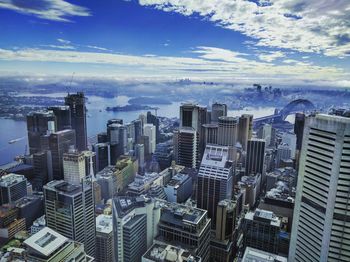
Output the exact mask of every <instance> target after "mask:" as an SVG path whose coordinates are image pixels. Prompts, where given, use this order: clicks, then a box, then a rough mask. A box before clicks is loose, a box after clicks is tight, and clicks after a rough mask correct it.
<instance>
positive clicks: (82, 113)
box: [65, 92, 87, 151]
mask: <svg viewBox="0 0 350 262" xmlns="http://www.w3.org/2000/svg"><path fill="white" fill-rule="evenodd" d="M65 104H66V105H67V106H69V108H70V114H71V123H72V128H73V129H74V130H75V133H76V146H77V148H78V149H79V150H80V151H83V150H86V149H87V131H86V108H85V96H84V93H82V92H78V93H76V94H68V95H67V96H66V97H65Z"/></svg>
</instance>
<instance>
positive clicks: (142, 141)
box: [139, 135, 151, 159]
mask: <svg viewBox="0 0 350 262" xmlns="http://www.w3.org/2000/svg"><path fill="white" fill-rule="evenodd" d="M139 144H142V145H143V147H144V149H145V158H146V159H149V158H150V155H151V148H150V146H149V137H148V136H144V135H142V136H140V139H139Z"/></svg>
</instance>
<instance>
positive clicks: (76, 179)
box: [63, 150, 86, 185]
mask: <svg viewBox="0 0 350 262" xmlns="http://www.w3.org/2000/svg"><path fill="white" fill-rule="evenodd" d="M85 167H86V165H85V156H84V153H82V152H79V151H77V150H69V151H68V152H67V153H64V154H63V173H64V181H66V182H68V183H69V184H73V185H80V183H81V180H82V179H83V178H84V177H85V175H86V170H85Z"/></svg>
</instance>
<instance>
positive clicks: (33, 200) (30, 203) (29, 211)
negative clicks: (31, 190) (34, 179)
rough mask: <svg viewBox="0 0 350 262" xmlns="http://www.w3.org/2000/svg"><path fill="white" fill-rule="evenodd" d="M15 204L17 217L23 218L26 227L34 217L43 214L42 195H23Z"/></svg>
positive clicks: (31, 222)
mask: <svg viewBox="0 0 350 262" xmlns="http://www.w3.org/2000/svg"><path fill="white" fill-rule="evenodd" d="M15 206H16V208H17V209H18V218H24V219H25V225H26V228H29V227H30V226H31V225H32V224H33V222H34V220H35V219H37V218H38V217H40V216H42V215H43V214H44V197H43V196H42V195H32V196H25V197H22V198H20V199H19V200H17V201H16V203H15Z"/></svg>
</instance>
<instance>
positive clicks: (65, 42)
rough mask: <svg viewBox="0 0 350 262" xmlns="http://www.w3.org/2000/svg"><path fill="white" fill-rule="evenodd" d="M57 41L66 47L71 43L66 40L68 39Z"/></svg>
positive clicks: (58, 39)
mask: <svg viewBox="0 0 350 262" xmlns="http://www.w3.org/2000/svg"><path fill="white" fill-rule="evenodd" d="M57 41H58V42H60V43H62V44H66V45H68V44H70V43H71V41H69V40H66V39H62V38H57Z"/></svg>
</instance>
